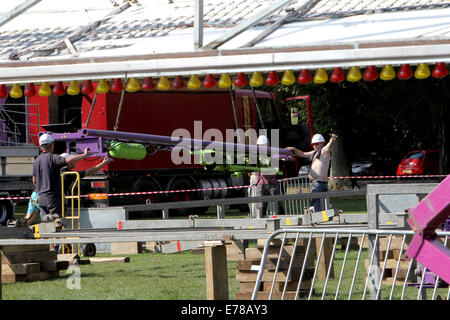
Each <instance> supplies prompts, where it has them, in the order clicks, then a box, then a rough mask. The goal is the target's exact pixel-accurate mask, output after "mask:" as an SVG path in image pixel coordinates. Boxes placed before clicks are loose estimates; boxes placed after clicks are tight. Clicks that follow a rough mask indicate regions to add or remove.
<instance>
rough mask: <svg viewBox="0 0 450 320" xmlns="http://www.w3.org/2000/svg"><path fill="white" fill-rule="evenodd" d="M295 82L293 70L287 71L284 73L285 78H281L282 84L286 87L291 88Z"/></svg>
mask: <svg viewBox="0 0 450 320" xmlns="http://www.w3.org/2000/svg"><path fill="white" fill-rule="evenodd" d="M294 82H295V75H294V72H292V71H291V70H286V71H285V72H283V76H282V77H281V83H282V84H284V85H285V86H290V85H291V84H293V83H294Z"/></svg>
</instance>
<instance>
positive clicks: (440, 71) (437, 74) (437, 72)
mask: <svg viewBox="0 0 450 320" xmlns="http://www.w3.org/2000/svg"><path fill="white" fill-rule="evenodd" d="M446 75H448V70H447V67H446V66H445V62H438V63H436V65H435V66H434V68H433V71H432V72H431V76H432V77H433V78H443V77H445V76H446Z"/></svg>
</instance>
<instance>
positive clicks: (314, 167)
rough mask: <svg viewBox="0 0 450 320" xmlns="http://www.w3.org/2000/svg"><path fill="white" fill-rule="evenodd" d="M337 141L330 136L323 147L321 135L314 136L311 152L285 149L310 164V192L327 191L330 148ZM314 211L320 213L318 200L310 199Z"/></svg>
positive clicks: (334, 137)
mask: <svg viewBox="0 0 450 320" xmlns="http://www.w3.org/2000/svg"><path fill="white" fill-rule="evenodd" d="M336 139H337V136H336V135H335V134H330V141H329V142H328V143H327V144H326V145H325V139H324V137H323V136H322V135H321V134H318V133H317V134H315V135H314V136H313V137H312V139H311V145H312V147H313V148H314V150H313V151H308V152H303V151H302V150H299V149H297V148H294V147H287V148H286V149H288V150H291V151H293V152H294V153H295V154H296V155H297V156H299V157H302V158H307V159H309V160H310V162H311V168H310V170H309V172H308V178H309V180H310V181H311V192H325V191H328V169H329V168H330V160H331V147H332V146H333V143H334V141H335V140H336ZM311 200H312V205H313V206H314V211H315V212H318V211H322V210H323V208H322V205H321V201H320V199H318V198H316V199H311Z"/></svg>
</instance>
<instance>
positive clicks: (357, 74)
mask: <svg viewBox="0 0 450 320" xmlns="http://www.w3.org/2000/svg"><path fill="white" fill-rule="evenodd" d="M346 79H347V81H349V82H357V81H359V80H361V71H360V70H359V68H358V67H351V68H350V71H349V72H348V73H347V78H346Z"/></svg>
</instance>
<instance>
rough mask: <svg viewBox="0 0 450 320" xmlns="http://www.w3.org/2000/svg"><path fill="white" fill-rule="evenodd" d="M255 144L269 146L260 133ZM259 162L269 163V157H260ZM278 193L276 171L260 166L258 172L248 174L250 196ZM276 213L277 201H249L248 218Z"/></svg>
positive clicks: (267, 164)
mask: <svg viewBox="0 0 450 320" xmlns="http://www.w3.org/2000/svg"><path fill="white" fill-rule="evenodd" d="M256 145H257V146H261V147H269V139H268V138H267V136H265V135H260V136H259V137H258V140H257V141H256ZM260 162H263V163H262V164H263V165H265V166H269V165H270V159H268V158H263V157H261V158H260ZM279 193H280V189H279V186H278V178H277V175H276V172H275V174H274V172H273V170H270V169H267V170H264V168H261V171H259V172H252V173H251V175H250V188H249V195H250V196H251V197H262V196H266V195H276V194H279ZM266 211H267V212H266ZM266 213H267V214H272V215H277V214H278V203H276V202H269V203H262V202H258V203H251V204H250V218H262V217H263V216H264V214H266Z"/></svg>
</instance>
